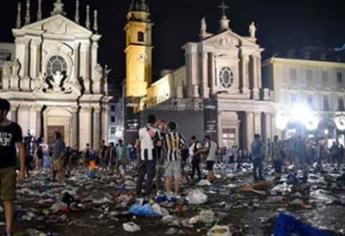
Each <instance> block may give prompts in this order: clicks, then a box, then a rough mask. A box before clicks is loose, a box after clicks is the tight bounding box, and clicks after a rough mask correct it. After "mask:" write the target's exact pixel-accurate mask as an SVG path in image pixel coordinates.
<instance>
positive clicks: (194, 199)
mask: <svg viewBox="0 0 345 236" xmlns="http://www.w3.org/2000/svg"><path fill="white" fill-rule="evenodd" d="M186 199H187V201H188V202H189V204H195V205H201V204H204V203H206V202H207V199H208V198H207V195H206V194H205V193H204V192H203V191H202V190H201V189H193V190H191V191H190V192H189V193H188V195H187V197H186Z"/></svg>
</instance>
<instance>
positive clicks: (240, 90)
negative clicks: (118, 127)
mask: <svg viewBox="0 0 345 236" xmlns="http://www.w3.org/2000/svg"><path fill="white" fill-rule="evenodd" d="M219 7H220V8H221V9H222V17H221V19H220V21H219V31H218V32H217V33H214V34H212V33H210V32H208V31H207V23H206V19H205V18H203V19H202V20H201V26H200V40H199V41H198V42H187V43H186V44H185V45H183V50H184V51H185V65H184V66H182V67H180V68H178V69H176V70H174V71H167V72H166V73H165V75H164V76H163V77H162V78H161V79H159V80H158V81H156V82H154V83H152V72H151V70H152V58H151V51H152V46H153V45H152V41H151V32H152V31H151V30H152V25H153V24H152V22H150V18H149V16H150V11H149V7H148V4H147V3H146V2H145V1H144V0H135V1H132V4H131V6H130V9H129V12H128V16H127V20H128V23H127V26H126V27H125V31H126V36H127V48H126V50H125V52H126V55H127V75H126V97H127V98H132V99H133V98H137V100H139V101H140V102H139V105H138V106H139V110H141V111H142V113H144V114H146V115H147V114H148V113H154V114H156V115H157V116H158V117H159V118H160V119H165V120H175V121H177V123H178V124H179V126H180V130H181V131H182V132H184V134H185V135H186V136H187V137H190V135H197V136H198V137H199V138H202V137H203V136H204V135H205V134H209V135H211V137H212V138H213V139H214V140H216V141H217V142H218V144H219V145H220V146H231V145H238V146H241V147H242V148H249V146H250V143H251V142H252V140H253V137H254V134H255V133H259V134H262V136H263V137H264V138H272V136H273V135H274V134H275V130H274V125H273V124H274V123H275V121H274V119H275V116H274V113H275V105H274V103H273V96H274V94H273V92H272V91H270V90H269V89H265V88H263V86H262V78H261V53H262V51H263V49H262V48H261V47H260V45H258V44H257V39H256V27H255V24H254V23H253V22H252V23H251V24H250V26H249V36H240V35H238V34H236V33H235V32H233V31H232V30H231V28H230V20H229V19H228V18H227V16H226V14H225V10H226V9H227V8H228V7H227V6H225V4H224V3H223V4H222V5H221V6H219ZM127 104H130V105H129V107H130V106H133V104H132V103H127ZM137 104H138V103H137ZM130 120H131V119H130ZM131 121H132V120H131ZM126 129H127V131H128V130H129V131H133V124H126Z"/></svg>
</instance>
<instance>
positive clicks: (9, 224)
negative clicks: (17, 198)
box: [4, 201, 14, 233]
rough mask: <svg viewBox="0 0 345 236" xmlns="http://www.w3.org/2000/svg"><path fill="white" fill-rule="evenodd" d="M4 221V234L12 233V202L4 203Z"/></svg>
mask: <svg viewBox="0 0 345 236" xmlns="http://www.w3.org/2000/svg"><path fill="white" fill-rule="evenodd" d="M4 207H5V219H6V232H7V233H12V231H13V219H14V218H13V217H14V204H13V201H4Z"/></svg>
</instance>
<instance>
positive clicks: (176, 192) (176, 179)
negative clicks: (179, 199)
mask: <svg viewBox="0 0 345 236" xmlns="http://www.w3.org/2000/svg"><path fill="white" fill-rule="evenodd" d="M174 181H175V194H176V195H179V193H180V178H175V180H174Z"/></svg>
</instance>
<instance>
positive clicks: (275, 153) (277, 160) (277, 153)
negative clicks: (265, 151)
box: [272, 135, 283, 175]
mask: <svg viewBox="0 0 345 236" xmlns="http://www.w3.org/2000/svg"><path fill="white" fill-rule="evenodd" d="M272 161H273V166H274V170H275V172H276V173H277V174H279V175H280V174H281V173H282V165H283V160H282V155H281V144H280V141H279V140H278V135H274V137H273V143H272Z"/></svg>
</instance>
